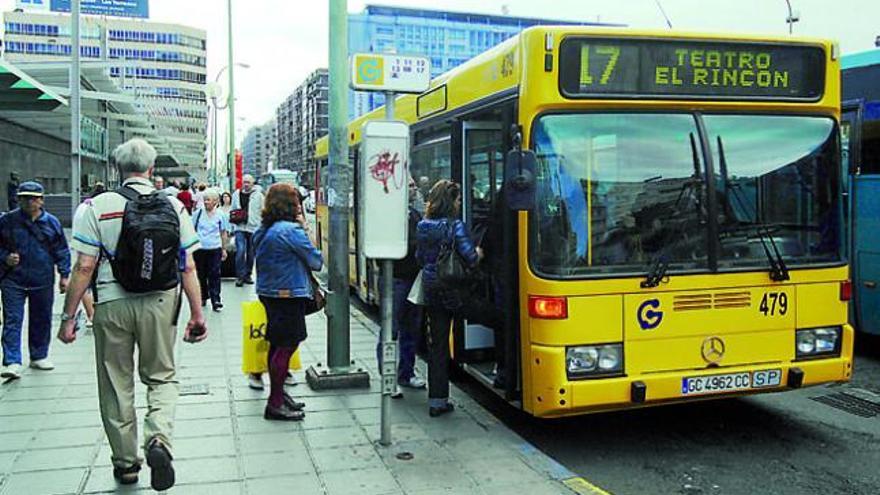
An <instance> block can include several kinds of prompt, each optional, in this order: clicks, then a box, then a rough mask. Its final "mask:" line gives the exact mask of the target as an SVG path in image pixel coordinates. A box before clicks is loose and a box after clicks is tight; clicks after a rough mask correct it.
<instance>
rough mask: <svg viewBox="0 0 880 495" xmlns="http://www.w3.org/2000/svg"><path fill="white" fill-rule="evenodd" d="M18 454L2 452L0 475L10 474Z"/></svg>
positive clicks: (0, 456) (0, 453)
mask: <svg viewBox="0 0 880 495" xmlns="http://www.w3.org/2000/svg"><path fill="white" fill-rule="evenodd" d="M18 454H19V453H18V452H0V475H2V474H3V473H7V472H9V469H10V468H11V467H12V463H13V461H15V458H16V457H17V456H18Z"/></svg>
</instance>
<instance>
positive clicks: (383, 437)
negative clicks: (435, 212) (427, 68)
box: [379, 91, 397, 446]
mask: <svg viewBox="0 0 880 495" xmlns="http://www.w3.org/2000/svg"><path fill="white" fill-rule="evenodd" d="M394 98H395V95H394V93H393V92H391V91H387V92H385V120H387V121H389V122H393V121H394V103H395V100H394ZM380 299H381V301H382V333H381V336H380V341H381V347H382V367H381V371H382V424H381V432H380V438H379V443H380V444H382V445H385V446H388V445H391V398H392V397H391V396H392V394H393V393H394V392H395V389H396V388H397V387H396V385H397V342H395V341H394V340H393V339H392V335H393V328H392V327H393V325H394V261H393V260H390V259H384V260H382V295H381V297H380Z"/></svg>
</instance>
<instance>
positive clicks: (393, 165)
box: [358, 121, 409, 260]
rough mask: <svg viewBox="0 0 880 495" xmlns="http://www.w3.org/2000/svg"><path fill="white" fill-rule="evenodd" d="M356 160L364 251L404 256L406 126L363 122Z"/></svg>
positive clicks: (395, 257)
mask: <svg viewBox="0 0 880 495" xmlns="http://www.w3.org/2000/svg"><path fill="white" fill-rule="evenodd" d="M361 157H362V158H361V160H360V177H361V180H360V192H361V194H360V195H359V196H360V199H361V201H360V204H359V205H358V207H359V208H358V209H359V211H360V214H361V218H360V225H361V226H362V227H363V228H362V229H360V230H361V232H362V235H363V238H362V239H363V247H364V255H365V256H366V257H367V258H373V259H392V260H399V259H403V258H404V257H406V252H407V230H408V229H407V224H408V221H407V220H408V210H407V205H408V203H409V197H408V194H409V126H408V125H406V123H404V122H397V121H391V122H387V121H373V122H367V123H366V124H364V129H363V154H362V155H361Z"/></svg>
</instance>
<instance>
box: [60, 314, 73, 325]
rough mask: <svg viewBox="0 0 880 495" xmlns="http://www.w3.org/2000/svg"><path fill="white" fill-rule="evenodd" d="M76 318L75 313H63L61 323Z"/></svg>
mask: <svg viewBox="0 0 880 495" xmlns="http://www.w3.org/2000/svg"><path fill="white" fill-rule="evenodd" d="M74 318H76V314H75V313H74V314H72V315H69V314H67V313H61V323H64V322H65V321H70V320H73V319H74Z"/></svg>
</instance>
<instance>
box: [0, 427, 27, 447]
mask: <svg viewBox="0 0 880 495" xmlns="http://www.w3.org/2000/svg"><path fill="white" fill-rule="evenodd" d="M33 437H34V434H33V433H32V432H29V431H26V432H25V431H22V432H16V433H2V434H0V452H14V451H17V450H22V449H24V448H25V447H27V446H28V444H30V442H31V439H32V438H33Z"/></svg>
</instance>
